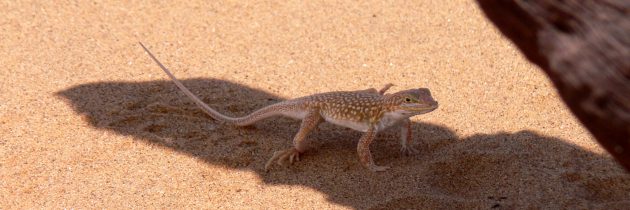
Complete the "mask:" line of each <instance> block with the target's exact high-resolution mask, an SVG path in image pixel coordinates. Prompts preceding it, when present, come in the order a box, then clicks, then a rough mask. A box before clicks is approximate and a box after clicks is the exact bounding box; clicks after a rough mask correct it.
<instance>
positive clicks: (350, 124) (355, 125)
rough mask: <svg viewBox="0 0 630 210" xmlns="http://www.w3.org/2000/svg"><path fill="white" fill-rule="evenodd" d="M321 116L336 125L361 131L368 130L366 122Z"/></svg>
mask: <svg viewBox="0 0 630 210" xmlns="http://www.w3.org/2000/svg"><path fill="white" fill-rule="evenodd" d="M323 117H324V119H325V120H326V122H329V123H332V124H335V125H338V126H343V127H346V128H350V129H353V130H357V131H361V132H366V131H367V130H368V124H367V123H364V122H357V121H352V120H341V119H335V118H332V117H329V116H323Z"/></svg>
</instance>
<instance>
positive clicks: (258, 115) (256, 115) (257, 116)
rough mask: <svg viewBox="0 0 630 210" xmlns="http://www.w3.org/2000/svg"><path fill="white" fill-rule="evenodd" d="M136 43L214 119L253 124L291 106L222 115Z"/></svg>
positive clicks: (276, 106)
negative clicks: (242, 114)
mask: <svg viewBox="0 0 630 210" xmlns="http://www.w3.org/2000/svg"><path fill="white" fill-rule="evenodd" d="M138 43H140V46H142V48H143V49H144V51H146V52H147V53H148V54H149V56H151V59H153V61H155V63H157V65H158V66H160V68H162V70H163V71H164V72H165V73H166V74H167V75H168V76H169V77H170V78H171V80H173V82H174V83H175V85H177V87H178V88H179V89H180V90H181V91H182V92H184V93H185V94H186V95H187V96H188V97H189V98H190V99H192V100H193V101H194V102H195V103H196V104H197V105H198V106H199V107H200V108H201V109H202V110H203V111H204V112H206V113H207V114H208V115H210V117H212V118H214V119H216V120H221V121H224V122H228V123H232V124H235V125H238V126H246V125H250V124H253V123H255V122H256V121H259V120H262V119H265V118H268V117H272V116H276V115H281V114H282V111H283V110H287V109H290V108H291V105H290V104H287V103H276V104H272V105H269V106H267V107H264V108H261V109H259V110H257V111H255V112H253V113H251V114H249V115H247V116H244V117H230V116H226V115H223V114H221V113H219V112H218V111H216V110H214V109H212V108H210V107H209V106H208V105H207V104H206V103H204V102H203V101H201V99H199V98H198V97H197V96H195V94H193V93H192V92H190V90H188V88H186V86H184V84H182V83H181V82H180V81H179V80H177V78H175V76H174V75H173V74H172V73H171V71H169V70H168V69H167V68H166V67H165V66H164V65H162V63H161V62H160V61H159V60H158V59H157V58H155V56H153V53H151V52H150V51H149V49H147V48H146V47H145V46H144V45H143V44H142V42H138Z"/></svg>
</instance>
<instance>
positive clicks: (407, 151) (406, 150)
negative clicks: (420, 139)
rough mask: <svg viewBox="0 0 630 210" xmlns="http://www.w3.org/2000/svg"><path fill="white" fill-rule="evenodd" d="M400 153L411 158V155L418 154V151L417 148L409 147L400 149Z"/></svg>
mask: <svg viewBox="0 0 630 210" xmlns="http://www.w3.org/2000/svg"><path fill="white" fill-rule="evenodd" d="M400 153H402V155H404V156H410V155H415V154H418V150H417V149H416V148H413V147H410V146H407V147H402V148H400Z"/></svg>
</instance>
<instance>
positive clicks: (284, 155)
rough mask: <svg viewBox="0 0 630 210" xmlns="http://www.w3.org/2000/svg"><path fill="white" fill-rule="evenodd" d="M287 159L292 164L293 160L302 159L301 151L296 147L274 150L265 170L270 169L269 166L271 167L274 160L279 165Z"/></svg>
mask: <svg viewBox="0 0 630 210" xmlns="http://www.w3.org/2000/svg"><path fill="white" fill-rule="evenodd" d="M287 159H289V163H290V164H293V162H295V161H300V151H298V150H297V149H295V148H291V149H287V150H282V151H276V152H274V153H273V156H272V157H271V158H270V159H269V160H268V161H267V164H265V171H268V170H269V167H271V165H272V164H273V162H274V161H275V162H276V163H277V164H278V165H281V166H283V165H284V161H286V160H287Z"/></svg>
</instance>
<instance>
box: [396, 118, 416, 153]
mask: <svg viewBox="0 0 630 210" xmlns="http://www.w3.org/2000/svg"><path fill="white" fill-rule="evenodd" d="M411 134H412V131H411V120H409V119H406V120H405V121H404V122H403V124H402V125H401V126H400V145H401V148H400V152H401V153H402V154H403V155H412V154H416V153H418V150H416V149H415V148H413V147H412V144H413V138H412V135H411Z"/></svg>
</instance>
